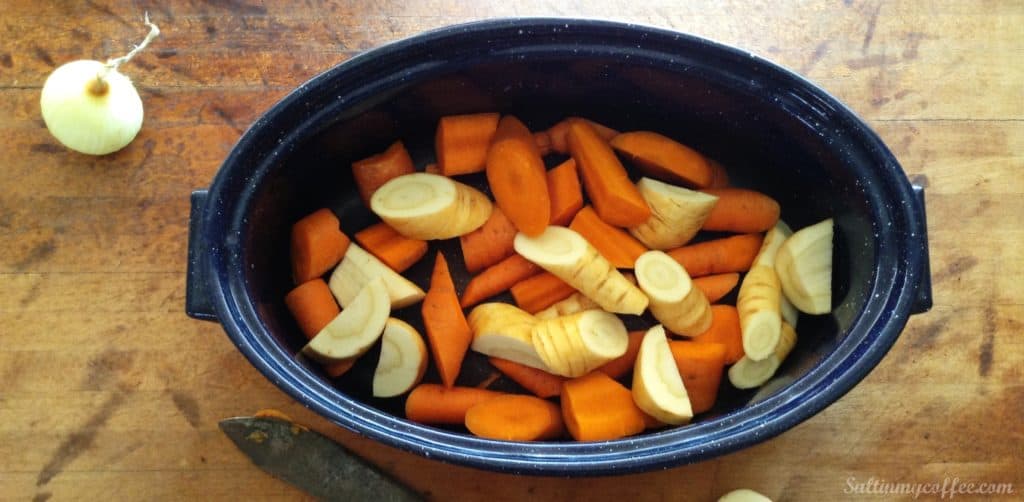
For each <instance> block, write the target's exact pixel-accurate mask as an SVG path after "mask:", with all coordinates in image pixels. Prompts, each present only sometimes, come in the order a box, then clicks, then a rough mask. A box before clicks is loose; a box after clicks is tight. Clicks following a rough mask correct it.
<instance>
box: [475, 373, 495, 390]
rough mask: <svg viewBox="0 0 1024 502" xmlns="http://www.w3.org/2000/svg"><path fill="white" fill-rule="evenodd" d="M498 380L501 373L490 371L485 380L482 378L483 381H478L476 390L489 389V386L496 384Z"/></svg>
mask: <svg viewBox="0 0 1024 502" xmlns="http://www.w3.org/2000/svg"><path fill="white" fill-rule="evenodd" d="M499 378H501V373H499V372H497V371H492V372H490V374H488V375H487V377H486V378H484V379H483V380H480V383H478V384H476V388H478V389H486V388H488V387H490V386H491V385H493V384H494V382H497V381H498V379H499Z"/></svg>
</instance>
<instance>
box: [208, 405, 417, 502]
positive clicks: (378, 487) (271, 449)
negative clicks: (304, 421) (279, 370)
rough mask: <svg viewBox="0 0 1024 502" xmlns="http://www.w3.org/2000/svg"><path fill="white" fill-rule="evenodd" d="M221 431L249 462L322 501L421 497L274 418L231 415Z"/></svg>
mask: <svg viewBox="0 0 1024 502" xmlns="http://www.w3.org/2000/svg"><path fill="white" fill-rule="evenodd" d="M219 425H220V429H221V430H222V431H224V434H225V435H227V436H228V438H230V439H231V441H233V442H234V443H235V445H236V446H238V449H240V450H242V452H243V453H245V454H246V456H248V457H249V459H250V460H252V462H253V463H254V464H256V465H257V466H258V467H259V468H261V469H263V470H264V471H266V472H268V473H270V474H271V475H272V476H274V477H276V478H279V479H282V480H284V481H287V482H288V483H291V484H292V485H295V486H297V487H299V488H301V489H302V490H304V491H306V492H307V493H309V494H310V495H313V496H314V497H317V498H320V499H323V500H346V501H353V500H373V501H381V502H384V501H394V502H405V501H414V500H415V501H420V500H424V498H423V497H422V496H420V495H419V494H418V493H416V492H414V491H413V490H411V489H410V488H409V487H407V486H405V485H403V484H401V483H399V482H398V481H396V480H394V479H392V478H391V477H389V476H387V475H386V474H384V473H383V472H381V471H380V470H378V469H377V468H376V467H374V466H373V465H372V464H370V463H368V462H367V461H365V460H363V459H362V458H360V457H358V456H356V455H355V454H353V453H352V452H350V451H348V449H346V448H345V447H344V446H342V445H340V444H338V443H337V442H335V441H334V440H332V439H330V438H328V437H326V436H324V435H322V434H320V433H318V432H316V431H312V430H309V429H307V428H305V427H303V426H301V425H298V424H296V423H294V422H290V421H286V420H281V419H278V418H266V417H235V418H228V419H225V420H221V422H220V424H219Z"/></svg>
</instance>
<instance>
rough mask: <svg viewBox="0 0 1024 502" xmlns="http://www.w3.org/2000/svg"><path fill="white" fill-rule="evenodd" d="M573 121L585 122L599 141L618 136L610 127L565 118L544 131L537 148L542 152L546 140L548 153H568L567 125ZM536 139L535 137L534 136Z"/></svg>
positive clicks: (576, 118) (617, 132)
mask: <svg viewBox="0 0 1024 502" xmlns="http://www.w3.org/2000/svg"><path fill="white" fill-rule="evenodd" d="M574 120H580V121H583V122H586V123H587V124H589V125H590V127H591V128H592V129H593V130H594V132H595V133H597V135H598V136H600V137H601V139H603V140H605V141H608V140H610V139H612V138H614V137H615V136H618V135H619V131H616V130H615V129H612V128H610V127H606V126H603V125H601V124H598V123H597V122H594V121H593V120H588V119H584V118H580V117H566V118H564V119H562V121H560V122H558V123H557V124H555V125H553V126H551V128H550V129H548V130H547V131H544V133H546V135H547V136H546V137H544V138H541V139H540V140H539V141H537V146H538V147H539V148H541V149H542V150H543V146H544V143H545V140H546V144H547V148H548V151H549V152H555V153H569V123H570V122H572V121H574ZM535 137H536V136H535Z"/></svg>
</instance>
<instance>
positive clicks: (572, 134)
mask: <svg viewBox="0 0 1024 502" xmlns="http://www.w3.org/2000/svg"><path fill="white" fill-rule="evenodd" d="M567 136H568V139H569V151H570V152H571V153H572V158H573V159H575V160H576V165H577V166H578V167H579V169H580V173H581V174H582V176H583V186H584V188H586V190H587V195H588V196H589V197H590V201H591V202H592V203H593V204H594V209H595V210H596V211H597V214H598V215H600V216H601V219H602V220H604V221H606V222H608V223H610V224H612V225H615V226H619V227H633V226H636V225H639V224H641V223H643V222H645V221H647V219H648V218H650V217H651V208H650V207H648V206H647V202H645V201H644V198H643V197H641V196H640V191H639V190H637V188H636V186H635V185H633V182H632V181H630V179H629V176H628V175H627V174H626V169H625V168H624V167H622V163H621V162H619V158H618V157H616V156H615V152H613V151H612V148H611V147H610V146H608V142H607V141H605V140H604V139H603V138H601V136H600V135H599V134H598V133H597V132H596V131H595V130H594V128H593V127H591V126H590V125H589V124H588V123H586V122H584V121H582V120H574V121H571V122H570V123H569V132H568V134H567Z"/></svg>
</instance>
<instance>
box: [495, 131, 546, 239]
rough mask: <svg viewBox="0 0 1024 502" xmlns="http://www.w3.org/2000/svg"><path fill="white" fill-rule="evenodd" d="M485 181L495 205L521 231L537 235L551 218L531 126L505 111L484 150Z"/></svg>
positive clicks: (543, 176)
mask: <svg viewBox="0 0 1024 502" xmlns="http://www.w3.org/2000/svg"><path fill="white" fill-rule="evenodd" d="M487 183H488V184H489V185H490V187H491V193H493V194H494V200H495V202H496V203H497V204H498V207H500V208H501V210H502V211H504V213H505V215H507V216H508V219H509V220H511V221H512V223H513V224H515V226H516V228H518V229H519V231H520V232H523V233H524V234H527V235H537V234H539V233H541V232H543V231H544V228H545V227H547V226H548V224H549V223H550V222H551V198H550V197H549V196H548V178H547V171H545V169H544V160H543V159H541V158H540V152H539V151H537V145H536V143H534V141H533V135H532V134H531V133H530V130H529V129H527V128H526V126H525V125H523V123H522V122H520V121H519V119H517V118H515V117H513V116H511V115H506V116H504V117H502V119H501V121H500V122H498V130H497V132H495V133H494V139H493V140H492V141H491V147H490V149H489V150H488V151H487Z"/></svg>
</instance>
